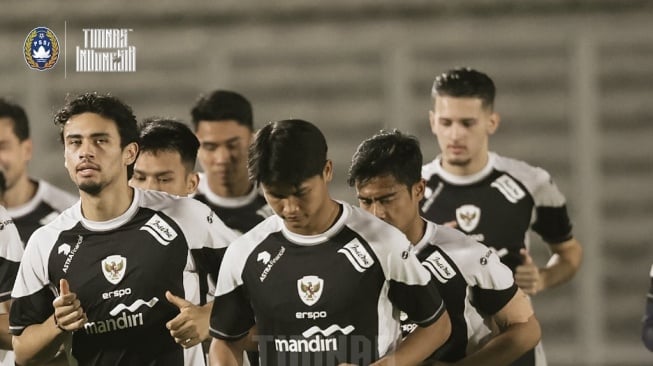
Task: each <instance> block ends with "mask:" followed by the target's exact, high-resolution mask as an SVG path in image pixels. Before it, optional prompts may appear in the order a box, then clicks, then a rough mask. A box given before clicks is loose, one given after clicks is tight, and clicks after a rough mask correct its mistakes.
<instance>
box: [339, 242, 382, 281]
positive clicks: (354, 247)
mask: <svg viewBox="0 0 653 366" xmlns="http://www.w3.org/2000/svg"><path fill="white" fill-rule="evenodd" d="M338 253H341V254H344V255H345V257H347V259H349V262H351V264H352V265H353V266H354V268H355V269H356V270H357V271H358V272H360V273H363V272H365V270H366V269H368V268H370V267H372V265H373V264H374V258H372V256H371V255H370V253H368V252H367V249H365V246H363V244H361V242H360V241H358V239H354V240H352V241H350V242H349V243H347V244H345V245H344V246H343V247H342V248H341V249H338Z"/></svg>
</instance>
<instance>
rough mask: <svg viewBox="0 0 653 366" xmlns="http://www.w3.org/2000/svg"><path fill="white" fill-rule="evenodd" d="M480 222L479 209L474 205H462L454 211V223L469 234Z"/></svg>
mask: <svg viewBox="0 0 653 366" xmlns="http://www.w3.org/2000/svg"><path fill="white" fill-rule="evenodd" d="M480 220H481V209H480V208H478V207H477V206H474V205H462V206H460V207H458V208H457V209H456V222H458V227H459V228H461V229H463V230H464V231H465V232H471V231H473V230H474V229H476V227H477V226H478V223H479V221H480Z"/></svg>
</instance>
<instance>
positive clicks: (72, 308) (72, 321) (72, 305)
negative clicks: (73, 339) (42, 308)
mask: <svg viewBox="0 0 653 366" xmlns="http://www.w3.org/2000/svg"><path fill="white" fill-rule="evenodd" d="M52 306H54V323H55V324H56V325H57V327H58V328H59V329H61V330H62V331H64V332H73V331H76V330H78V329H81V328H82V327H83V326H84V324H86V322H88V318H86V313H85V312H84V309H82V304H81V303H80V302H79V299H77V294H75V293H74V292H70V287H69V285H68V281H67V280H65V279H61V280H59V296H57V297H56V298H55V299H54V301H53V302H52Z"/></svg>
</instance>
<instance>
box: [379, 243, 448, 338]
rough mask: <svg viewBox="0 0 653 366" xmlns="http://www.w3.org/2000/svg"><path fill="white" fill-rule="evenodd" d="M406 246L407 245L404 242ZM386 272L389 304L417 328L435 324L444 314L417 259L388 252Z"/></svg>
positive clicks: (430, 282)
mask: <svg viewBox="0 0 653 366" xmlns="http://www.w3.org/2000/svg"><path fill="white" fill-rule="evenodd" d="M406 244H407V245H409V244H408V242H407V241H406ZM405 248H406V249H407V248H408V247H407V246H405ZM388 269H389V277H390V278H389V289H388V298H389V299H390V301H391V302H392V303H393V304H395V306H396V307H397V308H399V309H400V310H401V311H403V312H404V313H406V314H407V315H408V318H409V319H412V320H413V321H414V322H415V323H416V324H417V325H419V326H422V327H426V326H428V325H430V324H432V323H434V322H435V321H437V320H438V319H439V318H440V316H441V315H442V314H443V313H444V311H445V307H444V302H443V301H442V298H441V297H440V294H439V293H438V291H437V288H436V285H435V282H433V280H432V278H431V276H430V274H429V273H428V271H427V270H426V269H424V267H422V265H421V264H420V263H419V260H418V259H417V257H415V255H414V254H413V253H410V252H409V251H408V250H405V251H401V252H400V251H396V250H393V251H390V252H389V253H388Z"/></svg>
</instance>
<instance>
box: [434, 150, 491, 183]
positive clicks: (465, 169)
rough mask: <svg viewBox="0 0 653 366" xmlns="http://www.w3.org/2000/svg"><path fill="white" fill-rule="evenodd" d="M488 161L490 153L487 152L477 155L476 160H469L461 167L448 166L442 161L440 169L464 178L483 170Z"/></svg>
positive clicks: (455, 165)
mask: <svg viewBox="0 0 653 366" xmlns="http://www.w3.org/2000/svg"><path fill="white" fill-rule="evenodd" d="M489 159H490V153H489V152H487V151H486V152H485V153H482V154H479V156H478V157H477V158H472V159H470V161H469V162H468V163H467V164H462V165H458V164H449V163H447V162H446V161H445V160H444V159H442V169H444V170H445V171H446V172H447V173H450V174H453V175H457V176H461V177H464V176H468V175H472V174H476V173H478V172H480V171H481V170H483V168H485V166H486V165H487V163H488V161H489Z"/></svg>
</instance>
